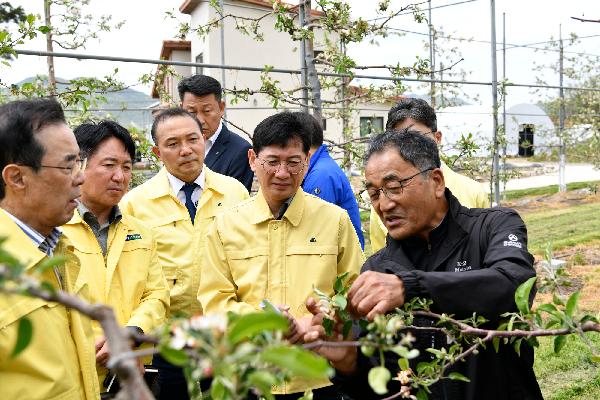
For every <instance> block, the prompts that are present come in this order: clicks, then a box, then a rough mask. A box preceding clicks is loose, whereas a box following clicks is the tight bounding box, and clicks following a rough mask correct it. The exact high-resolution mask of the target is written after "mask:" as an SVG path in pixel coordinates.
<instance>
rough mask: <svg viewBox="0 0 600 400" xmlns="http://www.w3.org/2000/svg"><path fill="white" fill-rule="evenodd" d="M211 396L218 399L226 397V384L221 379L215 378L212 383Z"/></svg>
mask: <svg viewBox="0 0 600 400" xmlns="http://www.w3.org/2000/svg"><path fill="white" fill-rule="evenodd" d="M210 397H211V398H213V399H215V400H217V399H223V398H224V397H225V385H223V382H221V379H219V378H215V379H214V380H213V381H212V383H211V385H210Z"/></svg>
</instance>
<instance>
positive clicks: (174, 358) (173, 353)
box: [160, 346, 188, 367]
mask: <svg viewBox="0 0 600 400" xmlns="http://www.w3.org/2000/svg"><path fill="white" fill-rule="evenodd" d="M160 355H161V356H163V358H164V359H165V360H167V361H168V362H170V363H171V364H173V365H177V366H179V367H181V366H183V365H185V364H187V362H188V355H187V354H185V351H183V350H177V349H172V348H170V347H166V346H165V347H163V348H161V349H160Z"/></svg>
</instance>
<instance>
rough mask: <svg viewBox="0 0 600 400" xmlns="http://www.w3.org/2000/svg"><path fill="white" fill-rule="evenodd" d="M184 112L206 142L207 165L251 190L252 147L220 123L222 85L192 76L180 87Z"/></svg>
mask: <svg viewBox="0 0 600 400" xmlns="http://www.w3.org/2000/svg"><path fill="white" fill-rule="evenodd" d="M177 89H178V91H179V98H180V99H181V108H183V109H185V110H186V111H189V112H190V113H192V114H194V115H196V117H198V120H199V121H200V122H201V123H202V135H204V139H205V140H206V149H205V158H204V164H205V165H206V166H207V167H208V168H210V169H211V170H212V171H214V172H218V173H220V174H223V175H227V176H231V177H232V178H235V179H237V180H238V181H240V182H241V183H242V184H243V185H244V186H246V189H248V191H250V190H251V189H252V180H253V178H254V173H253V172H252V170H251V169H250V164H249V163H248V150H249V149H250V147H251V146H250V143H249V142H247V141H246V140H244V139H242V137H241V136H239V135H238V134H236V133H234V132H231V131H230V130H229V129H227V127H226V126H225V125H224V124H223V122H222V121H221V118H222V117H223V114H224V112H225V102H224V101H223V100H222V96H221V95H222V91H221V84H220V83H219V81H217V80H216V79H214V78H212V77H210V76H207V75H193V76H190V77H189V78H185V79H183V80H182V81H181V82H179V85H178V86H177Z"/></svg>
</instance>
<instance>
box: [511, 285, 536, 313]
mask: <svg viewBox="0 0 600 400" xmlns="http://www.w3.org/2000/svg"><path fill="white" fill-rule="evenodd" d="M535 280H536V277H535V276H534V277H532V278H529V279H527V280H526V281H525V282H523V283H522V284H521V285H519V287H518V288H517V290H516V291H515V303H516V305H517V308H518V309H519V312H521V314H524V315H526V314H529V293H530V292H531V288H532V287H533V285H534V284H535Z"/></svg>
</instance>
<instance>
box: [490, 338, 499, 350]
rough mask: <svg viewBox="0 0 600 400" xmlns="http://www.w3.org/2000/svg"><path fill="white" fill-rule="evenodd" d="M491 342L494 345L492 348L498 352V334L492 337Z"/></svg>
mask: <svg viewBox="0 0 600 400" xmlns="http://www.w3.org/2000/svg"><path fill="white" fill-rule="evenodd" d="M492 344H493V345H494V350H495V351H496V353H497V352H498V349H499V348H500V338H499V337H498V336H495V337H494V338H493V339H492Z"/></svg>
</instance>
